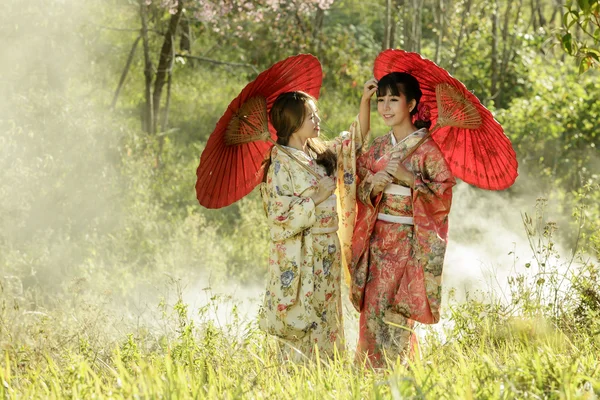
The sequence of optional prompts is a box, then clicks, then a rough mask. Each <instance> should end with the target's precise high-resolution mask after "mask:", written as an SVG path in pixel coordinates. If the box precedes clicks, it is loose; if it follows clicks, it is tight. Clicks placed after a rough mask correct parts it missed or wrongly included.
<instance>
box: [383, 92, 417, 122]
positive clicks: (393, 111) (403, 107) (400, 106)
mask: <svg viewBox="0 0 600 400" xmlns="http://www.w3.org/2000/svg"><path fill="white" fill-rule="evenodd" d="M414 103H415V101H414V100H411V101H409V102H408V103H407V101H406V96H405V95H404V93H402V92H400V93H399V96H393V95H392V94H391V93H390V91H389V90H388V92H387V93H386V95H385V96H379V97H377V111H378V112H379V115H381V117H382V118H383V121H384V123H385V124H386V125H387V126H390V127H393V126H397V125H401V124H402V123H404V122H405V121H406V120H407V119H408V120H409V121H411V116H410V110H411V109H412V107H414Z"/></svg>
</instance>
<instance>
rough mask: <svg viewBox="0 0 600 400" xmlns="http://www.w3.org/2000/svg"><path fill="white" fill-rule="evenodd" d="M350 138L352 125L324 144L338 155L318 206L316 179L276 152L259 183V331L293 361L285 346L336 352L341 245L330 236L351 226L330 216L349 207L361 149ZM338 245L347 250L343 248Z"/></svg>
mask: <svg viewBox="0 0 600 400" xmlns="http://www.w3.org/2000/svg"><path fill="white" fill-rule="evenodd" d="M356 132H357V131H356V129H355V125H353V127H352V128H351V130H350V132H344V133H342V135H340V136H339V137H337V138H336V139H335V140H333V141H331V142H326V144H327V145H328V147H329V148H330V149H331V150H332V151H334V152H335V154H336V155H337V157H338V169H337V175H338V176H337V180H338V190H337V195H332V196H331V197H330V198H329V199H327V200H326V201H324V202H323V203H321V204H319V205H318V206H315V203H314V202H313V200H312V199H311V198H310V195H312V194H313V193H314V192H315V191H316V185H317V179H316V178H315V177H314V176H313V175H311V174H310V173H308V172H307V171H306V170H304V169H303V168H302V167H301V166H300V165H298V163H297V162H296V161H294V160H292V159H291V158H290V157H289V156H288V155H286V154H285V153H284V152H282V151H280V150H279V149H278V148H277V147H273V149H272V150H271V165H270V167H269V170H268V172H267V179H266V182H265V183H262V184H261V188H260V189H261V194H262V198H263V205H264V209H265V213H266V214H267V217H268V221H269V228H270V236H271V245H270V254H269V274H268V282H267V289H266V293H265V298H264V302H263V307H262V308H261V311H260V315H259V325H260V327H261V328H262V329H263V330H265V331H266V332H267V333H270V334H272V335H276V336H278V337H280V338H281V339H283V340H284V342H286V343H287V344H289V346H284V347H283V348H282V350H283V352H284V355H286V356H289V357H290V358H292V359H299V358H298V357H297V352H294V351H292V350H291V347H293V348H295V349H298V350H300V352H301V353H303V354H305V355H310V354H312V352H313V350H314V346H315V345H318V346H319V351H320V353H321V354H326V355H328V356H332V355H333V353H334V349H335V348H336V347H337V348H338V350H340V351H341V350H343V346H344V344H343V340H344V332H343V321H342V303H341V288H340V284H341V276H342V249H343V247H342V245H341V243H340V240H339V238H338V234H337V231H338V229H339V226H340V225H342V226H345V227H346V228H348V226H349V227H350V234H351V233H352V228H353V224H352V225H350V224H351V222H353V220H352V221H351V222H349V221H348V219H349V218H348V211H346V212H341V213H338V210H342V211H343V210H346V209H348V208H350V207H351V208H352V211H353V210H354V209H355V204H356V201H355V193H356V179H355V175H356V173H355V168H356V167H355V165H356V149H358V148H360V146H361V144H362V143H361V138H360V135H358V136H357V135H356ZM286 150H288V151H289V152H291V154H292V155H293V156H294V157H295V158H296V159H297V160H299V161H300V162H302V163H303V164H305V165H307V166H309V167H310V168H311V169H313V170H314V171H316V172H317V173H318V174H320V175H321V176H325V175H326V172H325V168H324V167H322V166H320V165H318V164H317V163H316V161H315V160H313V159H312V158H310V157H309V156H308V155H307V154H306V153H304V152H302V151H300V150H297V149H294V148H290V147H286ZM337 202H339V203H341V206H338V205H337ZM338 214H341V218H339V217H338ZM352 217H354V215H353V214H352ZM340 219H341V221H342V223H341V224H340V223H339V220H340ZM348 242H349V240H348ZM346 246H347V248H348V249H349V248H350V243H346Z"/></svg>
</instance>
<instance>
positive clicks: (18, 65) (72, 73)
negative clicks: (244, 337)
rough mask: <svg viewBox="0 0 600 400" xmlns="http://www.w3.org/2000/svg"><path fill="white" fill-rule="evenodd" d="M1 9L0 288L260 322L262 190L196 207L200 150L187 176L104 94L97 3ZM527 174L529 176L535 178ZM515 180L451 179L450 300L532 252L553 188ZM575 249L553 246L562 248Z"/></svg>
mask: <svg viewBox="0 0 600 400" xmlns="http://www.w3.org/2000/svg"><path fill="white" fill-rule="evenodd" d="M0 11H2V12H1V13H0V32H1V36H0V52H1V53H0V76H1V77H2V78H0V93H1V94H2V96H0V181H1V182H2V184H1V185H0V246H1V248H2V251H1V253H0V278H1V279H2V280H3V281H2V282H3V290H4V292H5V295H7V296H12V297H14V298H15V299H16V300H15V301H16V302H17V303H18V306H19V307H20V310H22V312H24V313H31V312H36V311H37V312H50V311H51V310H55V309H62V310H63V311H65V312H66V313H67V314H68V313H70V312H71V311H70V310H71V309H73V310H78V311H73V313H75V314H72V315H76V314H77V313H78V312H81V313H83V312H84V311H85V312H89V310H95V311H94V312H100V313H102V315H103V317H102V318H103V320H104V321H105V322H106V325H105V327H104V328H103V329H105V330H106V332H107V335H108V332H109V331H110V330H115V331H116V332H117V333H118V334H120V335H122V334H124V333H126V332H127V330H128V329H129V328H133V327H136V326H141V325H147V326H150V327H154V328H156V329H159V328H160V322H159V321H158V320H159V319H160V317H159V316H157V313H159V303H160V302H161V301H162V300H164V301H166V302H167V303H170V304H172V303H174V302H175V301H177V299H178V298H180V297H181V299H182V300H183V301H184V302H185V303H186V304H189V307H190V308H189V314H190V315H191V316H192V317H194V316H197V315H198V313H199V310H201V309H203V308H204V307H205V306H206V305H207V304H210V303H211V301H213V300H212V299H213V298H215V299H221V300H223V304H222V305H221V306H219V307H214V308H210V309H209V310H208V311H205V314H204V317H206V316H207V315H208V316H209V318H212V319H214V320H217V321H219V322H220V323H221V322H222V321H228V319H229V318H231V315H232V311H231V310H232V309H233V307H236V308H237V310H238V311H239V313H240V315H241V316H242V317H243V318H244V319H246V320H248V321H252V320H253V319H254V318H255V316H256V312H257V310H258V306H259V304H260V302H261V296H262V292H263V284H262V282H261V279H262V278H261V277H262V276H264V274H265V271H266V265H267V263H266V257H265V255H266V252H267V246H268V243H267V241H266V240H264V238H265V237H266V222H265V221H264V220H262V222H260V221H259V219H258V218H259V217H261V215H262V214H261V207H262V205H261V204H260V199H259V198H258V196H256V193H254V194H253V195H251V196H250V198H249V199H246V200H245V203H244V206H243V207H244V210H249V211H248V213H252V218H255V219H254V220H252V219H250V220H249V221H250V222H248V221H246V222H247V224H246V225H244V226H245V228H244V229H245V230H243V229H242V230H238V231H236V232H235V235H237V236H234V235H231V237H227V238H226V237H224V236H223V226H224V225H226V223H225V222H219V221H221V220H223V221H225V220H228V219H233V220H234V221H236V218H240V217H238V216H236V217H233V218H232V217H230V216H225V211H223V214H219V211H215V212H207V211H205V210H200V206H199V205H198V204H195V205H193V204H194V202H195V200H194V192H193V181H194V179H195V175H194V170H193V166H194V164H195V163H197V160H198V158H197V156H199V152H196V154H195V156H192V157H189V161H186V163H187V164H186V166H187V167H188V168H187V169H185V170H182V171H179V172H178V173H179V174H180V175H178V176H175V175H169V176H167V177H165V176H163V175H161V171H160V170H159V169H157V167H156V165H155V157H154V156H153V151H154V148H153V144H152V143H150V142H148V141H146V140H145V139H143V137H142V133H141V132H140V131H139V129H140V127H139V126H137V125H136V124H135V123H133V122H132V121H135V118H134V117H132V115H134V116H135V113H136V112H137V105H135V104H134V105H130V104H125V105H123V104H121V103H118V104H119V105H118V107H117V110H111V109H110V107H109V104H110V101H111V100H112V96H113V94H114V90H115V88H116V83H117V78H118V75H119V68H121V67H122V64H123V61H124V55H125V54H126V52H127V48H126V47H123V48H118V49H114V48H110V47H108V46H107V44H106V42H105V41H104V39H106V37H107V36H106V35H116V33H115V32H111V31H107V30H106V29H105V28H102V27H99V26H98V25H99V24H100V23H101V21H100V22H99V21H96V19H95V18H101V11H102V8H101V7H95V6H93V5H92V4H91V3H90V2H86V1H81V2H77V1H69V0H64V1H58V0H55V1H50V2H48V1H42V0H38V1H35V0H31V1H25V2H21V1H19V2H17V1H14V0H11V1H9V2H8V3H6V2H4V4H3V5H2V9H1V10H0ZM132 15H133V13H132ZM134 16H135V15H134ZM124 18H127V16H125V17H124ZM123 35H130V33H123ZM105 57H108V58H111V59H114V60H118V61H119V63H117V65H118V67H115V69H114V70H109V69H106V68H105V64H103V63H102V59H103V58H105ZM138 62H139V61H138ZM138 67H139V66H138ZM126 85H128V86H127V88H129V89H128V90H131V91H132V92H134V91H135V90H138V89H139V88H140V87H141V86H142V82H141V78H140V75H133V73H132V75H131V76H129V77H128V79H127V81H126ZM229 100H230V99H221V100H220V101H222V102H224V103H227V102H228V101H229ZM323 101H325V102H326V101H327V95H325V96H324V98H323ZM200 107H201V106H198V108H200ZM195 112H201V109H196V110H195ZM216 117H218V116H211V118H213V119H215V118H216ZM352 118H353V116H348V120H349V121H351V119H352ZM128 132H129V133H128ZM131 132H134V133H131ZM191 151H192V152H195V151H196V149H195V148H192V149H191ZM176 155H179V154H176ZM173 176H175V177H176V178H178V179H179V178H180V179H181V181H176V182H175V181H174V180H173ZM167 178H168V179H167ZM519 179H520V180H519V181H518V184H519V185H520V187H521V188H530V187H531V188H534V187H535V185H534V184H531V183H529V182H524V181H523V179H524V178H519ZM158 185H174V186H178V187H183V188H184V189H181V190H182V191H183V192H185V196H184V197H185V199H184V200H181V199H175V200H174V201H185V202H186V204H187V205H188V206H187V208H186V207H181V209H183V210H185V211H181V212H182V213H184V214H185V215H184V216H178V215H177V211H172V210H165V209H164V208H161V204H165V203H168V201H169V198H167V197H166V200H165V199H159V200H160V201H162V202H163V203H159V202H158V200H157V199H155V198H153V197H152V196H154V195H155V193H156V192H157V190H156V186H158ZM185 188H187V189H185ZM178 193H180V192H175V194H176V195H177V194H178ZM520 193H526V194H518V195H516V194H515V193H513V192H510V191H507V192H500V193H494V192H487V191H483V190H480V189H477V188H473V187H470V186H468V185H466V184H464V183H459V184H458V185H457V186H456V188H455V190H454V201H453V205H452V212H451V214H450V234H449V237H450V239H449V245H448V250H447V254H446V260H445V268H444V288H445V299H446V301H447V300H448V292H449V291H450V290H451V289H455V292H456V299H457V300H458V301H462V300H464V299H465V298H466V293H467V292H469V293H474V292H476V291H489V290H492V291H494V290H496V291H498V294H499V295H501V296H504V295H505V292H506V281H507V277H508V276H509V275H510V274H512V273H514V272H515V271H516V270H518V271H522V270H523V268H524V265H525V263H527V262H530V261H531V259H532V255H531V249H530V248H529V245H528V241H527V237H526V234H525V230H524V228H523V221H522V213H524V212H528V213H532V212H534V211H533V210H534V208H535V201H536V198H537V197H540V196H545V195H546V194H545V193H541V192H536V191H535V189H534V190H533V191H531V192H526V191H525V190H520ZM175 197H176V196H175V195H173V198H175ZM192 205H193V206H192ZM555 214H556V213H555ZM174 215H175V216H174ZM550 215H551V217H555V218H556V219H559V220H560V219H562V220H568V219H569V218H570V216H569V215H552V212H550ZM176 217H177V218H179V219H177V218H176ZM173 221H176V222H173ZM252 221H259V222H257V223H256V225H253V223H252ZM253 227H254V228H253ZM240 229H241V228H240ZM252 229H254V230H259V231H260V232H258V233H257V236H256V237H257V238H258V239H256V238H247V237H246V236H244V232H249V231H250V230H252ZM240 235H242V236H241V239H242V241H243V240H244V239H247V240H248V241H249V242H252V243H253V245H254V246H256V248H257V249H258V251H256V252H255V251H254V250H253V249H254V248H249V250H246V253H248V254H246V255H245V256H244V257H246V258H241V259H240V260H238V258H239V257H241V256H238V255H235V254H234V252H235V251H239V250H234V249H233V248H232V246H233V244H234V243H236V241H239V240H240ZM260 238H262V239H261V240H262V242H261V241H260V240H259V239H260ZM255 239H256V240H255ZM570 251H571V250H570V249H568V248H564V249H563V248H561V249H560V250H559V252H560V253H561V254H563V255H564V256H565V257H568V256H569V255H570ZM236 260H237V261H236ZM234 261H235V262H239V263H242V264H243V263H246V262H252V263H254V264H248V270H246V272H245V273H246V274H247V276H245V277H241V276H231V275H229V274H228V272H227V271H228V270H227V267H228V265H230V264H231V263H232V262H234ZM248 276H251V277H252V279H249V278H248ZM262 280H264V279H262ZM215 296H216V297H215ZM228 296H231V299H230V300H227V298H228ZM344 301H345V309H346V315H347V321H348V322H347V326H348V330H349V332H348V334H347V336H348V338H349V341H353V340H355V335H356V324H355V319H356V313H354V311H353V310H352V308H351V307H350V306H349V303H348V302H347V299H345V300H344ZM77 315H78V314H77ZM107 321H110V322H107ZM97 323H98V324H99V322H97Z"/></svg>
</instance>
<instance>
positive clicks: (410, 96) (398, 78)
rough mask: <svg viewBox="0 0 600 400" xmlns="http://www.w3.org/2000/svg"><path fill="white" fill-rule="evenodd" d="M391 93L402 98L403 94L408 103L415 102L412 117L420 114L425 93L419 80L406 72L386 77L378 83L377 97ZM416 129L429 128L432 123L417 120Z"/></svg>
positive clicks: (394, 73) (393, 73) (390, 74)
mask: <svg viewBox="0 0 600 400" xmlns="http://www.w3.org/2000/svg"><path fill="white" fill-rule="evenodd" d="M387 93H390V94H391V95H392V96H400V93H402V94H403V95H404V96H405V97H406V101H407V102H409V101H411V100H414V101H415V102H416V103H415V106H414V108H413V109H412V110H411V112H410V115H411V116H412V115H415V114H416V113H417V112H418V106H419V101H420V100H421V96H423V92H421V87H420V85H419V81H417V78H415V77H414V76H412V75H411V74H409V73H406V72H391V73H389V74H387V75H385V76H384V77H383V78H381V79H380V80H379V82H378V83H377V96H378V97H380V96H385V95H386V94H387ZM414 125H415V127H416V128H418V129H421V128H427V129H429V127H430V126H431V121H421V120H416V121H415V122H414Z"/></svg>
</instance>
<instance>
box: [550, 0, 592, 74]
mask: <svg viewBox="0 0 600 400" xmlns="http://www.w3.org/2000/svg"><path fill="white" fill-rule="evenodd" d="M562 24H563V25H562V29H563V32H562V33H561V34H559V35H558V36H557V37H558V40H559V42H560V43H561V44H562V48H563V50H564V51H565V52H566V53H567V54H569V55H571V56H574V57H576V59H577V62H578V64H579V72H580V73H583V72H585V71H587V70H588V69H590V68H600V1H598V0H577V1H575V2H574V1H573V0H568V1H567V4H566V6H565V11H564V14H563V19H562Z"/></svg>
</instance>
